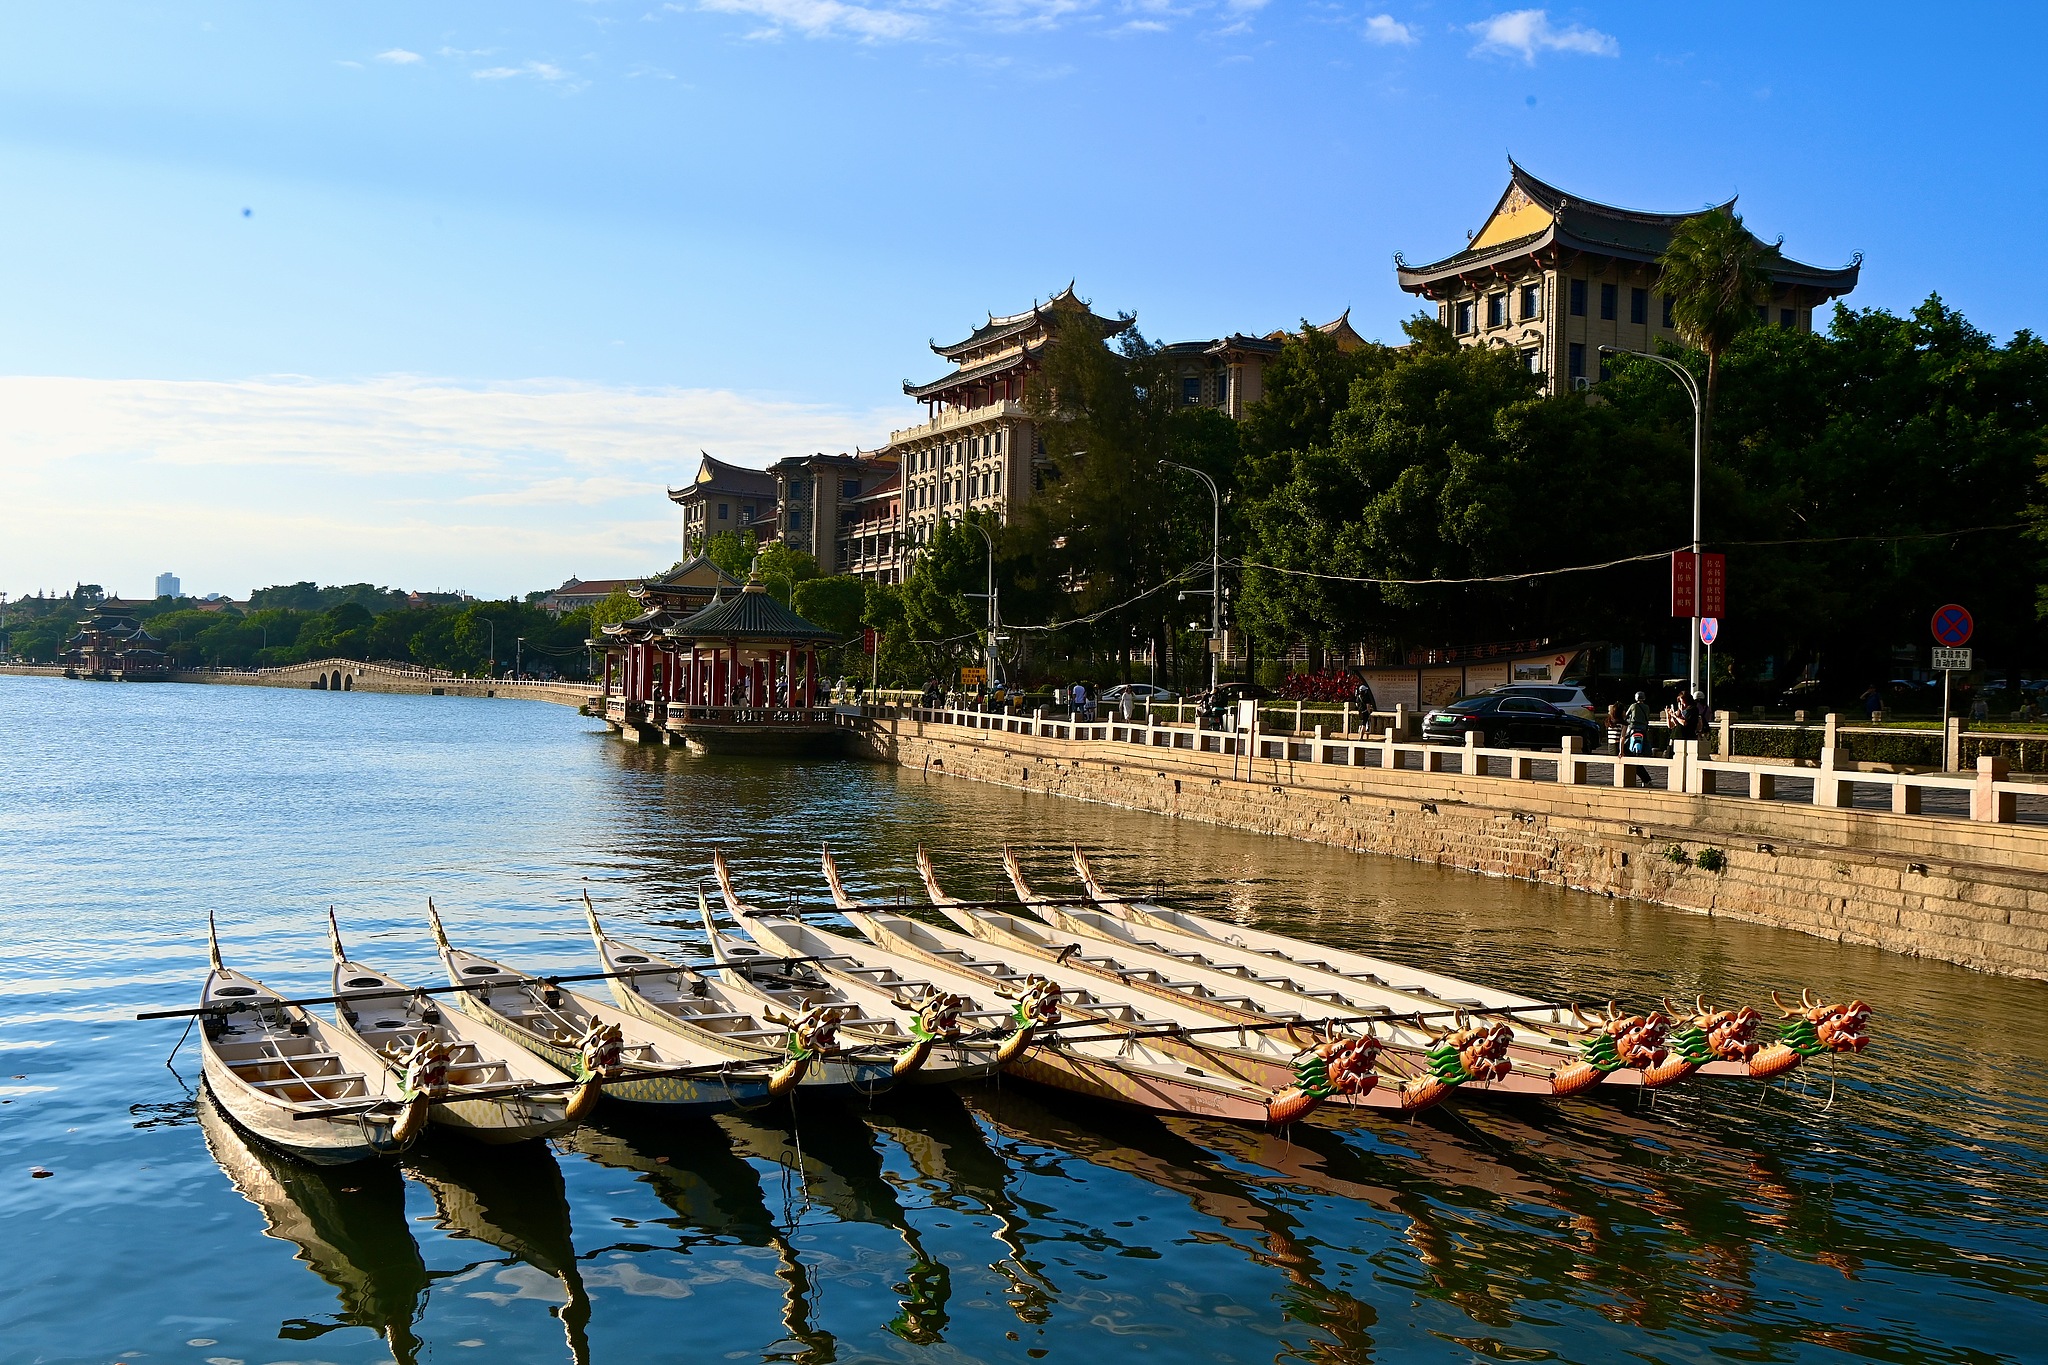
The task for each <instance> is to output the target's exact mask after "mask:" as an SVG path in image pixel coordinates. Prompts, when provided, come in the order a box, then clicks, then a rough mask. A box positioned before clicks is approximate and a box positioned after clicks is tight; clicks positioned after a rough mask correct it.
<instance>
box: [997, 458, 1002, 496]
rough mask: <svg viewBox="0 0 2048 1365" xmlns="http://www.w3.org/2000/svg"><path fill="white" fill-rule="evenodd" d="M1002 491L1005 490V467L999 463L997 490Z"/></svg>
mask: <svg viewBox="0 0 2048 1365" xmlns="http://www.w3.org/2000/svg"><path fill="white" fill-rule="evenodd" d="M1002 491H1003V467H1002V466H1001V465H997V466H996V492H998V493H1000V492H1002Z"/></svg>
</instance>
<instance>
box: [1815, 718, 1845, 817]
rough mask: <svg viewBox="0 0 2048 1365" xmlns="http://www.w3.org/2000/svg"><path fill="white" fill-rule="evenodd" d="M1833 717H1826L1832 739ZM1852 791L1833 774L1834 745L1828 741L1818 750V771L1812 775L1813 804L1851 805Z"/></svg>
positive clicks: (1833, 729) (1833, 730)
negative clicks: (1825, 745)
mask: <svg viewBox="0 0 2048 1365" xmlns="http://www.w3.org/2000/svg"><path fill="white" fill-rule="evenodd" d="M1834 719H1835V718H1834V717H1833V716H1829V717H1828V722H1829V723H1828V735H1829V737H1830V738H1831V739H1832V737H1833V735H1834V732H1835V727H1834ZM1853 797H1854V793H1853V792H1852V791H1851V790H1850V788H1849V784H1848V783H1847V782H1844V781H1842V780H1841V779H1840V778H1839V777H1837V776H1836V775H1835V746H1834V745H1833V744H1832V743H1830V744H1829V745H1827V747H1825V748H1823V749H1822V750H1821V751H1820V771H1819V772H1817V773H1815V774H1814V777H1813V804H1814V805H1816V806H1848V805H1853V804H1855V803H1854V800H1853Z"/></svg>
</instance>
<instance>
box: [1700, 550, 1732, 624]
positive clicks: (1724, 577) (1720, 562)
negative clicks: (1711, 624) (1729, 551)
mask: <svg viewBox="0 0 2048 1365" xmlns="http://www.w3.org/2000/svg"><path fill="white" fill-rule="evenodd" d="M1693 614H1694V615H1695V616H1711V617H1714V618H1715V619H1716V620H1718V619H1720V618H1721V617H1724V616H1726V615H1727V614H1728V556H1727V555H1701V556H1700V609H1699V610H1698V611H1697V612H1694V613H1693Z"/></svg>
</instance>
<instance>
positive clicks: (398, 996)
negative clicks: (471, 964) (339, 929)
mask: <svg viewBox="0 0 2048 1365" xmlns="http://www.w3.org/2000/svg"><path fill="white" fill-rule="evenodd" d="M853 960H854V959H853V958H850V957H847V956H845V955H844V954H834V955H832V956H829V957H769V956H766V955H764V956H762V957H760V958H758V959H756V958H745V959H742V960H740V961H736V962H702V963H699V962H686V963H681V964H679V965H678V966H675V967H641V968H636V969H634V970H633V971H628V972H579V973H576V974H574V975H571V976H534V975H532V974H531V973H527V972H516V973H510V974H508V975H509V976H510V978H511V979H510V980H499V981H465V982H463V983H462V984H461V985H458V986H413V987H410V988H408V989H406V990H389V991H350V992H349V993H348V994H347V995H308V996H302V997H300V998H298V999H294V1000H278V999H270V998H267V997H266V998H263V999H257V1000H249V1001H236V1002H235V1003H233V1004H226V1005H197V1006H193V1007H192V1008H189V1009H177V1010H145V1011H143V1012H142V1013H140V1014H137V1015H136V1016H135V1017H136V1018H137V1019H184V1018H187V1017H189V1016H192V1015H197V1014H239V1013H241V1012H243V1011H245V1010H253V1009H266V1008H276V1007H278V1006H281V1005H334V1004H339V1003H340V1002H342V1001H344V1000H348V1001H355V1000H405V999H410V998H411V997H413V996H415V995H452V994H454V993H456V992H458V991H479V990H488V989H491V988H493V987H498V986H509V985H515V984H520V983H527V982H536V983H538V984H540V985H543V986H560V985H563V984H565V983H567V982H571V981H613V980H617V979H618V978H620V977H631V976H674V975H675V974H676V973H677V972H678V971H679V970H680V971H692V972H714V971H727V970H731V971H752V970H753V969H755V968H756V967H769V966H777V967H786V966H795V965H797V964H799V963H804V962H851V961H853Z"/></svg>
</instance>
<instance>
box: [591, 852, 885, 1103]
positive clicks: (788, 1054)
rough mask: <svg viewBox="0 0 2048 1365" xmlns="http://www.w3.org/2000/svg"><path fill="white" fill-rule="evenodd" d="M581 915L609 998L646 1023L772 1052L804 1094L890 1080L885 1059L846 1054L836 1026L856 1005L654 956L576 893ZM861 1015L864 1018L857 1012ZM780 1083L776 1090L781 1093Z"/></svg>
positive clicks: (753, 1053) (750, 1056)
mask: <svg viewBox="0 0 2048 1365" xmlns="http://www.w3.org/2000/svg"><path fill="white" fill-rule="evenodd" d="M583 917H584V919H585V920H586V921H587V922H588V923H589V925H590V938H591V941H592V942H593V943H595V944H596V945H597V955H598V958H599V959H600V960H601V961H602V962H603V963H604V970H605V971H606V972H607V973H608V974H610V977H611V988H612V998H613V999H615V1000H617V1001H618V1002H619V1007H620V1008H621V1009H623V1010H625V1011H626V1012H627V1013H629V1014H632V1015H635V1016H637V1017H639V1018H641V1019H644V1020H646V1021H647V1022H648V1023H651V1024H655V1025H659V1026H665V1027H668V1028H682V1029H685V1030H689V1031H691V1032H692V1033H695V1034H699V1035H701V1036H700V1037H699V1039H698V1041H700V1042H702V1043H704V1044H705V1045H706V1046H709V1047H713V1048H717V1049H719V1050H721V1051H726V1052H728V1053H729V1055H731V1056H732V1057H733V1058H735V1059H736V1060H740V1061H758V1060H760V1059H762V1058H763V1057H764V1056H771V1057H777V1058H778V1059H779V1060H780V1061H781V1062H782V1063H783V1064H784V1065H785V1068H786V1069H793V1070H794V1072H795V1075H796V1084H798V1085H801V1086H802V1087H804V1091H805V1093H806V1094H809V1093H814V1092H820V1091H830V1090H844V1091H853V1092H857V1093H860V1094H863V1095H872V1094H875V1093H876V1092H878V1091H882V1090H886V1089H888V1088H889V1087H890V1086H891V1085H892V1084H894V1083H895V1078H896V1077H895V1070H894V1068H893V1067H892V1065H891V1063H890V1062H889V1061H888V1060H881V1059H876V1058H873V1057H865V1058H863V1057H858V1056H848V1055H847V1053H846V1051H845V1049H844V1048H842V1046H841V1044H840V1041H839V1031H840V1029H841V1028H843V1027H844V1026H845V1025H846V1024H847V1023H848V1022H850V1020H851V1018H852V1017H855V1016H858V1014H859V1011H857V1010H853V1009H842V1008H841V1003H840V1002H839V1001H836V1000H829V999H828V1000H816V1001H807V1002H806V1001H798V1000H796V999H795V998H793V997H792V998H789V999H777V998H775V997H773V996H770V995H768V994H766V993H765V992H750V991H748V990H747V989H745V985H744V983H743V982H740V981H728V980H725V979H722V978H723V977H725V976H732V977H739V976H742V975H743V973H738V972H734V973H721V974H715V975H714V974H707V973H704V972H699V971H695V970H693V969H691V968H690V967H687V966H685V965H683V964H682V963H678V962H672V961H670V960H669V959H667V958H664V957H660V956H658V955H657V954H655V953H654V952H652V951H650V950H648V949H646V948H642V947H639V946H637V945H634V944H630V943H625V942H622V941H621V940H619V939H615V938H612V937H611V936H610V935H608V934H606V933H605V931H604V928H603V927H602V926H601V925H600V924H599V923H598V922H597V907H595V906H594V905H592V904H591V903H590V896H589V894H588V893H587V892H586V893H585V894H584V897H583ZM862 1022H866V1021H865V1020H863V1021H862ZM782 1088H786V1086H785V1087H780V1088H778V1089H777V1092H776V1093H778V1094H779V1093H781V1089H782Z"/></svg>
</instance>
